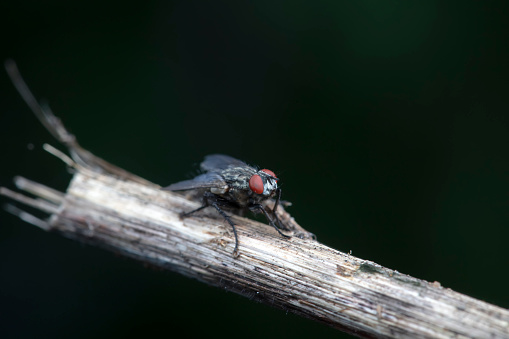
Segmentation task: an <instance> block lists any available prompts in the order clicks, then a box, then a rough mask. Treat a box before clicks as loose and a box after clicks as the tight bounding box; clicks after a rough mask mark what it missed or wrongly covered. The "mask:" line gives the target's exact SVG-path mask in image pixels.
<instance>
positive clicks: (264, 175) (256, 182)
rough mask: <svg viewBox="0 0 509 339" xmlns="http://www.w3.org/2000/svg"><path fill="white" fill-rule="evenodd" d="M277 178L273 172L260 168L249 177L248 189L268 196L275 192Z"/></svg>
mask: <svg viewBox="0 0 509 339" xmlns="http://www.w3.org/2000/svg"><path fill="white" fill-rule="evenodd" d="M278 180H279V179H278V178H277V177H276V175H275V174H274V172H272V171H271V170H268V169H262V170H259V171H257V172H256V174H253V175H252V176H251V178H250V179H249V189H250V190H251V191H252V192H253V193H255V194H259V195H262V196H263V197H266V198H269V197H272V196H273V195H274V194H275V193H276V190H277V181H278Z"/></svg>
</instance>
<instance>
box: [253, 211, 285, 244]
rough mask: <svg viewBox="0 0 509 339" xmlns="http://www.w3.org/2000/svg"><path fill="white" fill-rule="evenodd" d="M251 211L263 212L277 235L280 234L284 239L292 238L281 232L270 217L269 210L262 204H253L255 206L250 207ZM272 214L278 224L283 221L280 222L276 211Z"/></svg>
mask: <svg viewBox="0 0 509 339" xmlns="http://www.w3.org/2000/svg"><path fill="white" fill-rule="evenodd" d="M249 209H250V210H252V211H261V212H262V213H263V214H264V215H265V218H267V220H268V221H269V224H270V225H271V226H272V227H274V228H275V229H276V231H277V233H279V234H280V235H281V236H282V237H285V238H291V236H290V235H286V234H284V233H283V232H281V230H280V229H279V227H277V225H276V224H275V223H274V221H273V220H272V218H271V217H270V215H269V212H267V210H266V209H265V207H263V205H261V204H253V205H251V206H249ZM272 213H273V214H274V216H275V217H276V220H277V222H278V223H279V224H280V223H281V221H280V220H279V218H278V217H277V215H276V214H275V213H274V211H272ZM283 228H284V227H283Z"/></svg>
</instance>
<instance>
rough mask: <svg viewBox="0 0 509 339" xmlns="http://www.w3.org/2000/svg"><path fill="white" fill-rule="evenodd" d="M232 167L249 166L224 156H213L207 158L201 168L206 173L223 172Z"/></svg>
mask: <svg viewBox="0 0 509 339" xmlns="http://www.w3.org/2000/svg"><path fill="white" fill-rule="evenodd" d="M230 166H233V167H244V166H247V165H246V163H245V162H244V161H240V160H238V159H235V158H232V157H230V156H228V155H224V154H211V155H207V156H206V157H205V160H203V162H202V163H201V164H200V167H201V169H202V170H203V171H205V172H210V171H217V170H223V169H226V168H228V167H230Z"/></svg>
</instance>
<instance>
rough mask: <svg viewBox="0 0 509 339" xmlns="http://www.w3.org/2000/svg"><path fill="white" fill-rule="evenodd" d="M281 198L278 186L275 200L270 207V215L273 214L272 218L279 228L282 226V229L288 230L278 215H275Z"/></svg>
mask: <svg viewBox="0 0 509 339" xmlns="http://www.w3.org/2000/svg"><path fill="white" fill-rule="evenodd" d="M280 200H281V188H278V189H277V190H276V202H275V203H274V207H273V208H272V215H273V216H274V219H275V220H276V222H277V225H278V226H279V228H282V229H284V230H288V227H286V226H285V225H284V224H283V223H282V222H281V220H279V217H278V216H277V214H276V211H277V208H278V207H279V202H280Z"/></svg>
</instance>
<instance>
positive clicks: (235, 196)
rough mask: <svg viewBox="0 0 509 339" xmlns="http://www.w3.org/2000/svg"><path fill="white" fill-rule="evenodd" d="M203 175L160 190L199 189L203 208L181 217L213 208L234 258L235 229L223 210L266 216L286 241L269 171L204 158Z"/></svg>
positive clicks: (216, 156) (277, 193) (216, 157)
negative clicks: (229, 232) (228, 230)
mask: <svg viewBox="0 0 509 339" xmlns="http://www.w3.org/2000/svg"><path fill="white" fill-rule="evenodd" d="M200 167H201V170H202V171H203V172H204V173H203V174H200V175H198V176H197V177H195V178H193V179H191V180H185V181H180V182H177V183H175V184H172V185H170V186H168V187H165V188H163V190H166V191H184V190H202V191H203V197H202V201H203V205H202V206H201V207H198V208H197V209H195V210H192V211H190V212H186V213H183V214H182V217H188V216H190V215H191V214H193V213H195V212H198V211H200V210H202V209H204V208H206V207H209V206H212V207H214V208H215V209H216V210H217V212H219V214H221V216H222V217H223V218H224V219H225V220H226V221H227V222H228V223H229V224H230V226H231V227H232V229H233V234H234V236H235V249H234V250H233V253H234V255H238V249H239V238H238V236H237V229H236V228H235V224H234V223H233V221H232V220H231V218H230V216H229V215H228V214H226V212H225V211H224V210H223V208H227V209H233V210H239V211H245V210H250V211H253V212H261V213H263V214H264V215H265V217H266V218H267V220H268V221H269V224H270V225H271V226H273V227H274V228H275V229H276V231H277V232H278V233H279V234H280V235H281V236H283V237H285V238H290V236H289V235H286V234H284V233H282V232H281V230H280V228H283V229H286V227H284V225H283V224H282V223H281V220H279V218H278V216H277V215H276V211H277V208H278V206H279V204H280V199H281V188H279V187H278V186H277V182H278V180H279V179H278V178H277V177H276V175H275V174H274V172H272V171H271V170H268V169H260V170H259V169H256V168H254V167H252V166H249V165H247V164H246V163H245V162H243V161H240V160H237V159H235V158H232V157H230V156H228V155H223V154H212V155H207V156H206V157H205V159H204V160H203V162H202V163H201V164H200ZM272 198H275V201H276V202H275V203H274V208H273V209H269V208H266V207H265V206H264V205H263V204H262V203H263V202H264V201H266V200H267V199H272Z"/></svg>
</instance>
